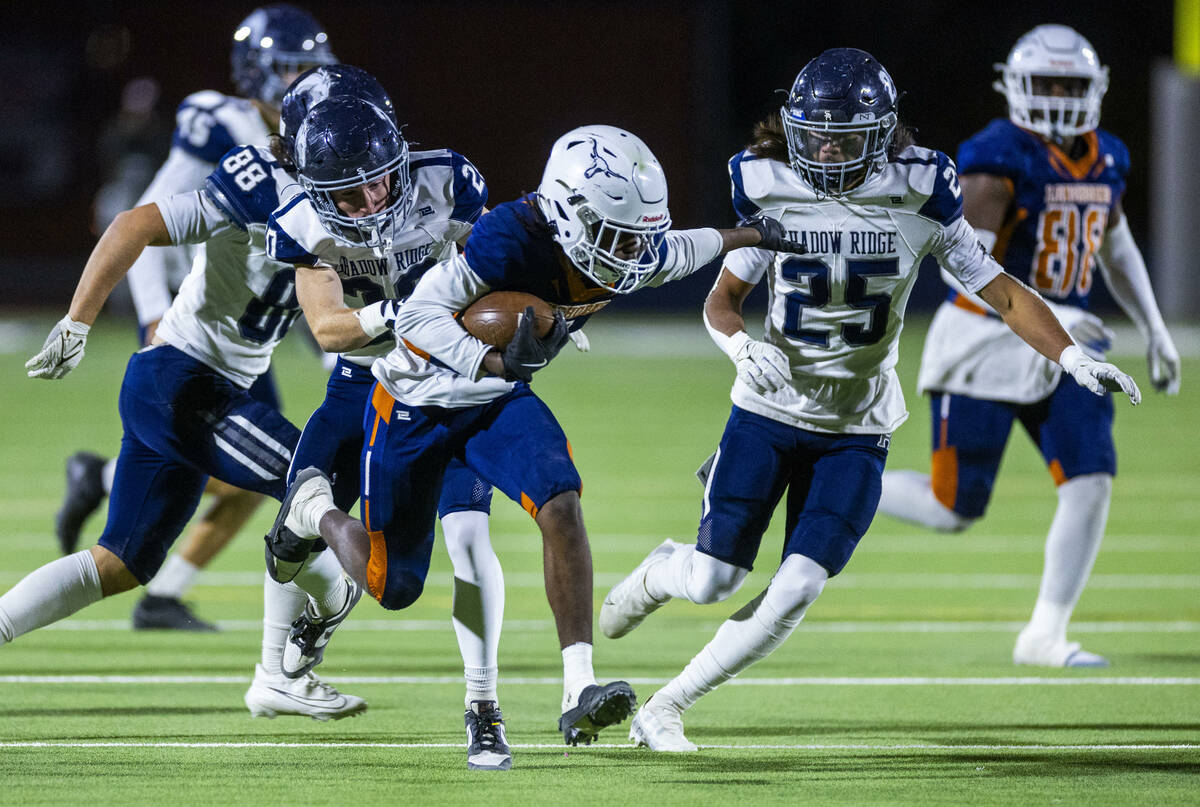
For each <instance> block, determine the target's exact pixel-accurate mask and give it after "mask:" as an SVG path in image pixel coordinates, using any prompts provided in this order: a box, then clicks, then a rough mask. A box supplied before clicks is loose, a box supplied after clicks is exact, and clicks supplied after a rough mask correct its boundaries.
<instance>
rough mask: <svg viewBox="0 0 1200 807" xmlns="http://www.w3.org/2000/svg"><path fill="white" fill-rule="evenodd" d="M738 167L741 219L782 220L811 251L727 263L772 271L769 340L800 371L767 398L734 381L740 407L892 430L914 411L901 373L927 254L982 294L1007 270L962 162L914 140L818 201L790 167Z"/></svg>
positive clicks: (854, 429)
mask: <svg viewBox="0 0 1200 807" xmlns="http://www.w3.org/2000/svg"><path fill="white" fill-rule="evenodd" d="M729 171H730V177H731V179H732V183H733V203H734V209H735V210H736V211H737V213H738V215H739V216H742V217H745V216H749V215H754V214H756V213H759V212H762V213H765V214H766V215H768V216H771V217H773V218H776V219H778V220H779V221H780V222H781V223H782V224H783V226H784V229H786V230H787V232H788V237H789V238H790V239H791V240H792V241H795V242H798V243H800V244H802V245H804V246H805V247H806V248H807V250H808V252H807V253H805V254H802V255H790V254H784V253H772V252H766V251H764V250H761V249H758V248H755V247H751V248H746V249H739V250H735V251H734V252H732V253H730V254H729V255H728V256H727V257H726V259H725V268H726V269H728V270H729V271H730V272H732V273H733V274H734V275H736V276H737V277H738V278H740V279H741V280H743V281H745V282H747V283H757V282H758V281H759V279H761V278H762V277H763V276H766V278H767V287H768V291H769V292H770V303H769V310H768V312H767V318H766V323H765V336H764V340H765V341H767V342H769V343H770V344H772V345H775V346H776V347H778V348H779V349H780V350H782V351H783V352H784V354H785V355H786V356H787V357H788V361H789V363H790V364H791V370H792V375H791V384H790V385H789V386H788V387H786V388H785V389H783V390H781V391H779V392H777V393H771V394H768V395H760V394H758V393H756V392H755V391H753V390H752V389H750V387H748V386H747V385H745V384H743V383H742V382H741V381H740V380H738V381H735V382H734V386H733V391H732V394H731V397H732V399H733V402H734V403H735V404H736V405H737V406H739V407H741V408H743V409H746V410H749V411H751V412H755V413H757V414H760V415H763V416H765V417H769V418H772V419H774V420H778V421H780V422H783V423H787V424H790V425H793V426H797V427H800V428H804V429H810V430H814V431H823V432H835V433H867V434H875V433H887V432H891V431H892V430H893V429H895V428H896V427H897V426H899V425H900V424H901V423H902V422H904V419H905V418H906V417H907V416H908V412H907V410H906V409H905V406H904V395H903V392H902V391H901V388H900V383H899V380H898V379H897V377H896V372H895V369H894V368H895V366H896V361H897V357H898V345H899V338H900V331H901V329H902V328H903V325H904V308H905V306H906V305H907V303H908V296H909V293H910V292H911V291H912V287H913V283H914V282H915V281H916V277H917V270H918V267H919V266H920V263H921V259H922V258H924V257H925V256H926V255H930V254H932V255H934V256H935V257H936V258H937V259H938V260H939V261H940V262H941V264H942V265H943V266H945V267H946V268H947V269H948V270H949V271H951V272H952V273H953V274H954V275H955V276H956V277H957V278H958V279H959V281H960V282H961V283H962V284H963V285H964V286H965V287H966V288H968V289H969V290H970V291H972V292H975V291H978V290H979V289H981V288H983V287H984V286H985V285H987V284H988V283H989V282H990V281H991V280H992V279H993V278H994V277H996V276H997V275H998V274H1000V272H1001V271H1002V270H1001V268H1000V265H999V264H997V263H996V262H995V261H994V260H992V258H991V257H990V256H989V255H988V254H987V251H986V250H985V249H984V248H983V247H982V245H980V243H979V240H978V239H977V238H976V237H975V231H974V230H972V229H971V227H970V226H969V225H968V224H967V223H966V221H965V220H964V219H963V217H962V201H961V197H962V191H961V189H960V188H959V185H958V177H957V174H956V172H955V168H954V163H953V162H952V161H951V160H950V158H949V157H947V156H946V155H945V154H942V153H941V152H938V151H932V150H929V149H924V148H917V147H909V148H906V149H904V151H902V152H901V153H900V154H899V155H898V156H897V157H896V158H895V159H894V160H892V161H890V162H888V163H887V164H886V165H885V167H884V168H883V170H882V171H881V172H880V173H878V174H876V175H875V176H873V177H872V178H871V179H870V180H868V181H867V182H865V183H864V184H863V185H862V186H860V187H858V188H855V189H854V190H852V191H850V192H849V193H848V194H847V195H846V196H844V197H818V195H817V194H816V192H815V191H814V190H813V189H812V188H811V187H810V186H809V185H807V184H806V183H805V182H804V181H803V180H802V179H801V178H800V176H799V175H798V174H797V173H796V172H795V171H794V170H792V168H791V167H790V166H789V165H786V164H785V163H782V162H779V161H777V160H771V159H767V158H763V157H757V156H754V155H751V154H750V153H748V152H745V151H744V152H741V153H739V154H737V155H735V156H734V157H733V159H732V160H730V163H729Z"/></svg>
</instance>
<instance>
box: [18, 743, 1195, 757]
mask: <svg viewBox="0 0 1200 807" xmlns="http://www.w3.org/2000/svg"><path fill="white" fill-rule="evenodd" d="M462 747H463V744H462V743H379V742H358V743H353V742H330V743H322V742H315V743H279V742H275V743H272V742H195V743H183V742H116V741H114V742H107V741H95V742H72V741H52V742H47V741H42V740H28V741H21V740H17V741H12V742H0V748H453V749H461V748H462ZM512 747H513V748H517V749H541V748H545V749H553V750H556V751H562V752H563V753H564V754H572V753H578V752H581V751H586V750H587V747H582V748H567V747H565V746H563V745H561V744H559V743H513V745H512ZM590 747H591V748H629V749H630V750H633V749H632V747H631V746H630V744H629V743H595V744H594V745H592V746H590ZM700 748H702V749H713V750H729V751H1047V752H1054V751H1193V750H1195V749H1198V748H1200V745H1192V744H1187V743H1178V744H1155V743H1138V744H1116V743H1106V744H1102V745H1017V744H1005V745H983V744H971V745H950V744H944V743H943V744H926V743H898V744H895V745H867V744H865V743H864V744H858V743H846V744H837V743H830V744H797V745H783V744H779V745H768V744H757V745H721V744H715V745H707V744H705V745H701V746H700Z"/></svg>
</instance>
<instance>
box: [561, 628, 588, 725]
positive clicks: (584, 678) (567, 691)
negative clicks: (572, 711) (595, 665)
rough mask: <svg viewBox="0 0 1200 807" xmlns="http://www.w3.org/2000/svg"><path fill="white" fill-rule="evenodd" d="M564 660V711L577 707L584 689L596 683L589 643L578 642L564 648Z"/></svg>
mask: <svg viewBox="0 0 1200 807" xmlns="http://www.w3.org/2000/svg"><path fill="white" fill-rule="evenodd" d="M562 659H563V711H564V712H565V711H567V709H569V708H570V707H572V706H574V705H575V700H576V699H577V697H578V695H579V693H580V692H582V691H583V689H584V687H587V686H588V685H590V684H594V683H596V673H595V672H593V671H592V646H591V645H590V644H588V643H587V642H576V643H575V644H573V645H570V646H568V647H564V648H563V650H562Z"/></svg>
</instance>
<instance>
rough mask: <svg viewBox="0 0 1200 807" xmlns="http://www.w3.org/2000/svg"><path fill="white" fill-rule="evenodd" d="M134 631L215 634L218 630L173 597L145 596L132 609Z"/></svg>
mask: <svg viewBox="0 0 1200 807" xmlns="http://www.w3.org/2000/svg"><path fill="white" fill-rule="evenodd" d="M133 629H134V630H190V631H196V632H199V633H215V632H216V631H217V630H219V628H218V627H217V626H216V625H214V624H213V623H212V622H205V621H204V620H203V619H201V618H200V617H198V616H196V615H195V614H194V613H192V609H191V608H188V607H187V605H185V604H184V603H183V601H181V600H179V599H177V598H175V597H156V596H155V595H153V594H147V595H146V596H145V597H142V598H141V599H140V600H139V601H138V604H137V605H136V606H134V608H133Z"/></svg>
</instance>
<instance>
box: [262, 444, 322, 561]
mask: <svg viewBox="0 0 1200 807" xmlns="http://www.w3.org/2000/svg"><path fill="white" fill-rule="evenodd" d="M325 496H328V497H329V506H330V507H333V506H334V505H333V504H332V502H333V490H332V488H331V487H330V485H329V477H328V476H326V475H325V473H324V472H323V471H321V470H320V469H319V468H311V467H310V468H305V469H304V470H302V471H301V472H300V473H298V474H296V478H295V479H294V480H292V484H291V485H289V486H288V489H287V495H285V496H284V497H283V502H282V503H281V504H280V506H279V515H277V516H275V523H274V524H272V525H271V531H270V532H268V533H267V534H266V535H265V536H264V537H263V540H264V541H266V542H267V573H268V574H270V575H271V579H273V580H274V581H275V582H277V583H290V582H291V581H292V580H293V579H294V578H295V577H296V575H298V574H300V570H301V569H303V568H304V563H305V561H307V560H308V554H309V552H311V551H312V545H313V541H315V540H316V539H317V538H319V537H320V536H319V535H317V534H316V532H315V531H312V530H310V529H306V528H305V527H304V524H305V521H306V520H305V518H304V512H303V511H304V510H305V509H306V508H309V507H311V506H312V505H313V504H314V503H315V502H319V501H320V500H321V499H322V498H323V497H325ZM322 515H324V514H323V513H322ZM308 520H311V519H308ZM317 520H318V521H319V520H320V519H319V518H318V519H317ZM310 526H316V525H310Z"/></svg>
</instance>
